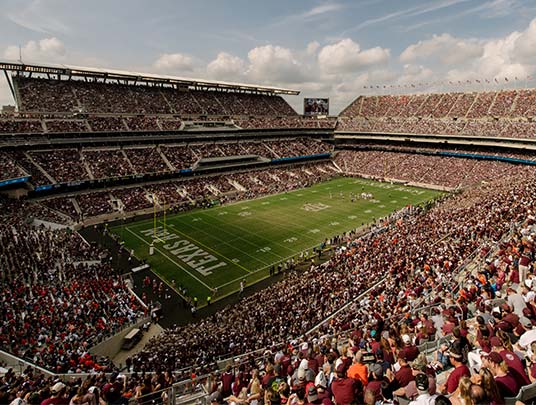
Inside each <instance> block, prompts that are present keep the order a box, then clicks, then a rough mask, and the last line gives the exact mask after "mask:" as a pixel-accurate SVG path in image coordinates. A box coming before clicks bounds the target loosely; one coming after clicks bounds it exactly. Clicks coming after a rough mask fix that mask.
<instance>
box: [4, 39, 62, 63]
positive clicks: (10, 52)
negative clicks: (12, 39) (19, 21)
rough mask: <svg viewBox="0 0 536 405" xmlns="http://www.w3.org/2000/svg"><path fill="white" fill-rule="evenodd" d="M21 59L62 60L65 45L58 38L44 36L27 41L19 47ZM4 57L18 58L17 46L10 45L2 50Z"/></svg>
mask: <svg viewBox="0 0 536 405" xmlns="http://www.w3.org/2000/svg"><path fill="white" fill-rule="evenodd" d="M20 51H21V53H22V60H24V61H30V62H34V61H43V62H49V63H50V62H57V61H58V60H60V61H63V59H64V58H65V55H66V51H65V46H64V44H63V42H62V41H60V40H59V39H58V38H55V37H53V38H44V39H41V40H39V41H28V42H27V43H26V45H24V46H22V47H21V49H20ZM4 57H5V58H6V59H10V60H18V59H19V47H18V46H15V45H10V46H8V47H7V48H6V49H5V50H4Z"/></svg>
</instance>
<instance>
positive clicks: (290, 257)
mask: <svg viewBox="0 0 536 405" xmlns="http://www.w3.org/2000/svg"><path fill="white" fill-rule="evenodd" d="M317 246H318V244H316V245H314V246H311V247H309V248H307V249H303V250H301V251H298V252H296V253H295V254H293V255H291V256H287V257H283V258H281V260H279V261H278V262H274V263H271V264H269V265H267V266H264V267H261V268H259V269H257V270H255V271H253V272H252V273H251V274H256V273H258V272H259V271H262V270H265V269H267V268H268V267H270V266H273V265H274V264H278V263H281V262H285V261H287V260H289V259H292V258H293V257H296V256H298V255H300V254H301V253H303V252H305V251H308V250H311V249H314V248H315V247H317ZM277 256H279V255H277ZM279 257H281V256H279ZM242 278H243V277H239V278H235V279H234V280H231V281H228V282H227V283H225V284H222V285H220V286H218V287H217V288H218V289H219V288H223V287H226V286H228V285H229V284H232V283H234V282H235V281H238V280H240V279H242ZM265 278H266V277H265ZM259 281H261V279H259V280H258V281H256V283H258V282H259Z"/></svg>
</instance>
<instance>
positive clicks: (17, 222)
mask: <svg viewBox="0 0 536 405" xmlns="http://www.w3.org/2000/svg"><path fill="white" fill-rule="evenodd" d="M11 204H15V206H13V205H12V206H10V208H15V209H16V211H11V210H10V211H6V210H2V213H1V214H0V215H2V216H3V218H2V221H0V239H1V240H2V243H0V268H1V269H2V272H1V275H0V276H1V278H2V284H3V286H4V288H3V289H2V292H1V294H0V295H1V297H0V300H1V301H2V311H3V317H2V319H3V320H2V335H1V336H0V339H1V340H2V347H3V350H6V351H8V352H10V353H12V354H14V355H16V356H18V357H21V358H24V359H26V360H29V361H30V362H32V363H33V364H36V365H38V366H41V367H44V368H47V369H49V370H51V371H53V372H57V373H67V372H82V371H83V372H88V371H94V370H99V367H100V365H99V363H98V361H97V359H95V358H94V356H92V355H91V354H90V353H89V352H88V350H89V349H90V348H91V347H92V346H93V345H94V344H96V343H97V342H99V341H101V340H102V339H104V338H106V337H108V336H110V335H112V334H115V333H116V332H117V331H118V330H119V329H121V328H123V327H124V326H126V325H128V324H131V323H132V322H133V321H135V320H136V319H137V318H138V316H140V315H141V314H143V312H140V305H139V304H138V302H137V300H136V299H135V297H134V296H133V295H131V294H130V293H129V291H128V290H127V288H126V286H125V284H124V283H123V281H122V280H121V279H120V278H119V277H118V276H116V275H115V274H114V271H113V269H112V268H111V266H110V265H109V264H107V263H106V262H107V261H106V260H105V256H104V252H102V251H100V250H97V249H95V248H93V247H92V246H90V245H89V244H88V243H87V242H86V241H84V240H83V239H82V238H81V237H80V236H79V235H78V234H77V233H73V232H71V231H70V230H56V231H52V230H48V229H46V228H43V227H32V226H30V225H27V224H26V223H25V215H26V214H25V211H26V209H31V207H26V208H25V207H24V205H21V204H20V203H16V202H12V203H11ZM102 259H104V260H102Z"/></svg>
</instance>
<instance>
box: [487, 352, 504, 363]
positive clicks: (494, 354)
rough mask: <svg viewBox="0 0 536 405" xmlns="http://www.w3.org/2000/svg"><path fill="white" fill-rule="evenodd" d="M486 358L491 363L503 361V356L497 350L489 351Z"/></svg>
mask: <svg viewBox="0 0 536 405" xmlns="http://www.w3.org/2000/svg"><path fill="white" fill-rule="evenodd" d="M486 358H487V359H488V360H489V361H491V362H492V363H495V364H501V363H502V362H503V358H502V357H501V355H500V354H499V353H497V352H491V353H490V354H488V355H487V356H486Z"/></svg>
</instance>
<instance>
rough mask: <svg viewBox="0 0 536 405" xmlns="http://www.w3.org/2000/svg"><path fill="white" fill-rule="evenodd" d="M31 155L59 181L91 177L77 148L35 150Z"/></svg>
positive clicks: (65, 181)
mask: <svg viewBox="0 0 536 405" xmlns="http://www.w3.org/2000/svg"><path fill="white" fill-rule="evenodd" d="M29 155H30V156H31V157H32V158H33V159H34V160H35V161H36V162H37V163H38V164H39V165H40V166H41V167H42V168H43V169H44V170H45V171H46V172H47V173H48V174H49V175H50V176H51V177H52V178H53V179H54V180H56V181H57V182H58V183H68V182H72V181H79V180H85V179H88V178H89V174H88V172H87V170H86V168H85V167H84V163H83V161H82V156H81V154H80V151H79V150H77V149H65V150H61V149H60V150H48V151H35V152H29Z"/></svg>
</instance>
